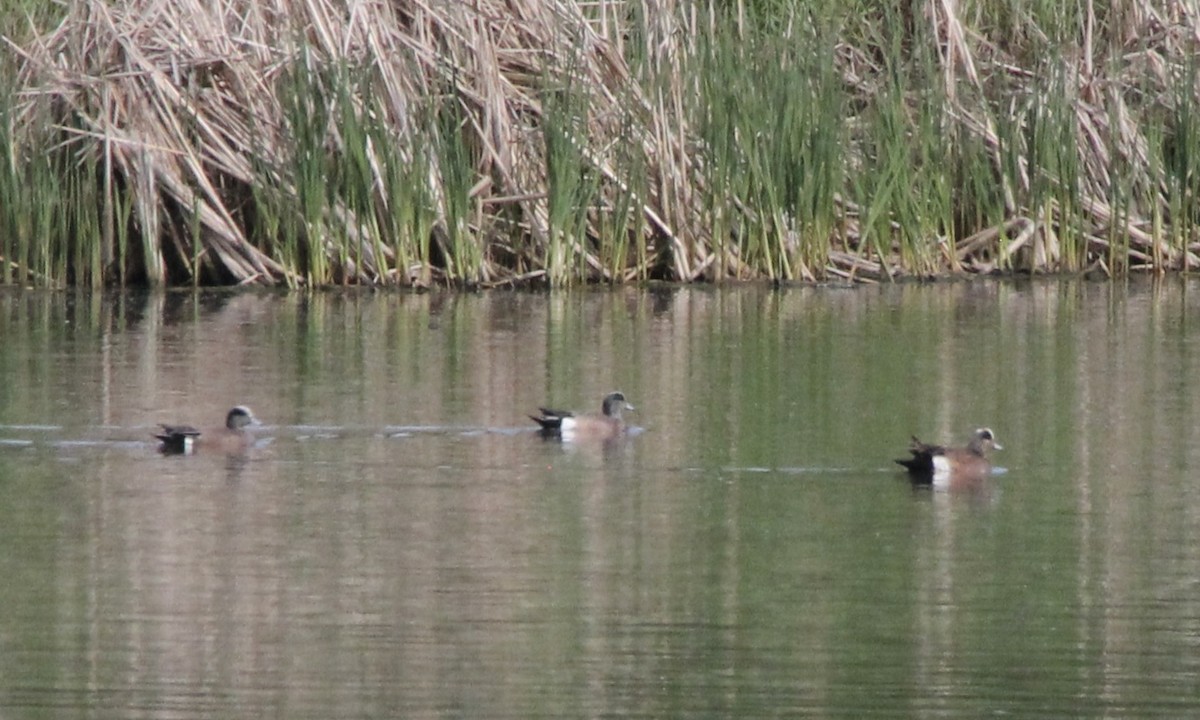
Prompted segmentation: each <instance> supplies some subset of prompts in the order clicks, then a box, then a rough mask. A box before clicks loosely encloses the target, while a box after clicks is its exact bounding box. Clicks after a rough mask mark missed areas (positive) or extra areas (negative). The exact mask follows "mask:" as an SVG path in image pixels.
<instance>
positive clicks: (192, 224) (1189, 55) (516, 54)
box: [0, 0, 1200, 286]
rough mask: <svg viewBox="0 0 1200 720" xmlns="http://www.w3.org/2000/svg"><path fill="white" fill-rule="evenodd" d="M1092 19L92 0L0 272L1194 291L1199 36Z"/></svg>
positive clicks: (15, 41)
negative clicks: (990, 284)
mask: <svg viewBox="0 0 1200 720" xmlns="http://www.w3.org/2000/svg"><path fill="white" fill-rule="evenodd" d="M1097 5H1098V3H1093V2H1081V3H1057V2H1049V3H1039V2H1036V1H1035V0H1027V2H1024V3H1022V2H1010V3H1002V4H997V3H980V2H974V3H973V2H967V1H966V0H927V1H920V2H911V3H897V4H896V7H894V8H884V9H880V8H879V7H878V4H877V3H868V4H865V5H863V6H862V7H859V6H858V4H857V3H854V2H850V3H846V2H842V3H832V2H829V3H810V4H805V3H801V4H799V5H798V6H797V8H789V7H787V6H784V5H783V4H782V3H781V4H777V5H775V6H771V7H769V8H765V7H763V6H762V5H760V6H755V7H756V12H751V11H750V10H748V9H746V8H744V7H741V5H740V4H736V3H729V4H725V3H722V4H721V8H722V9H716V8H714V7H712V6H710V5H708V4H705V3H676V2H671V1H670V0H662V1H659V2H649V3H627V2H620V1H617V0H613V1H608V2H606V1H605V0H594V1H590V2H568V1H565V0H537V1H533V0H527V1H522V0H510V1H509V2H501V1H500V0H474V1H473V2H451V1H448V0H433V1H432V2H415V1H410V0H390V1H383V0H379V1H374V2H372V1H366V2H351V3H331V2H322V1H320V0H318V1H314V2H306V3H290V2H282V1H281V0H258V1H256V2H245V1H240V0H231V1H230V2H222V3H209V2H197V1H195V0H179V1H172V2H164V1H162V0H130V1H128V2H122V3H116V2H100V1H99V0H79V1H78V2H74V3H71V4H69V6H68V7H67V9H66V11H65V16H64V17H62V18H61V22H58V21H57V20H56V22H55V23H54V24H53V26H52V27H50V28H48V29H45V30H39V29H38V28H36V27H35V28H34V29H33V30H32V31H29V32H27V33H26V34H24V35H22V36H20V37H7V38H5V44H6V46H7V48H8V51H9V52H11V53H13V58H14V60H13V62H14V63H15V67H14V68H13V70H14V72H13V73H12V74H11V75H12V77H13V78H15V80H9V81H8V82H10V83H13V82H15V85H13V86H12V87H11V88H10V90H11V91H12V92H11V93H9V95H8V98H9V99H8V101H7V104H6V105H5V106H4V107H3V108H0V119H3V121H4V123H3V129H0V136H2V139H3V141H4V143H3V145H4V148H3V150H0V152H2V153H3V155H2V156H0V159H3V161H4V164H3V167H0V267H2V270H0V282H12V281H19V282H41V283H45V284H63V283H77V284H112V283H121V284H126V283H140V282H146V283H150V284H163V283H166V284H179V283H191V282H203V283H214V282H236V283H268V284H279V283H286V284H289V285H321V284H328V283H363V284H400V285H408V284H414V285H429V284H437V283H454V284H458V283H462V284H470V285H475V284H478V285H485V286H486V285H495V284H503V283H514V282H545V283H549V284H553V285H565V284H571V283H575V282H586V281H605V282H628V281H638V280H644V279H651V278H659V279H667V280H679V281H694V280H713V281H719V280H723V279H754V278H772V279H779V280H791V279H808V280H819V279H825V278H829V277H835V276H836V277H846V278H854V279H858V280H877V279H884V278H891V277H896V276H900V275H923V276H924V275H938V274H944V273H956V272H964V271H976V272H978V271H991V270H996V269H999V270H1024V271H1046V272H1057V271H1083V270H1098V271H1102V272H1105V273H1121V272H1126V271H1128V270H1131V269H1139V268H1140V269H1153V270H1155V271H1163V270H1171V269H1175V270H1187V269H1189V268H1195V267H1197V262H1198V259H1197V254H1198V253H1200V236H1198V235H1197V232H1196V221H1197V219H1198V218H1200V209H1198V208H1197V207H1196V203H1195V197H1196V192H1197V190H1198V188H1200V118H1197V117H1196V115H1197V113H1196V110H1197V109H1198V108H1200V106H1198V105H1197V103H1196V100H1197V94H1196V93H1197V65H1196V59H1197V52H1196V50H1197V46H1196V45H1197V38H1198V37H1200V14H1198V13H1196V12H1195V8H1194V7H1192V5H1190V4H1188V3H1185V2H1182V0H1177V1H1162V2H1149V1H1146V2H1138V1H1136V0H1134V1H1130V2H1124V1H1121V0H1113V2H1111V3H1109V4H1107V5H1105V6H1104V7H1097ZM727 6H728V8H727V9H724V8H726V7H727ZM1067 6H1069V7H1067ZM35 24H36V23H35ZM5 208H7V209H5Z"/></svg>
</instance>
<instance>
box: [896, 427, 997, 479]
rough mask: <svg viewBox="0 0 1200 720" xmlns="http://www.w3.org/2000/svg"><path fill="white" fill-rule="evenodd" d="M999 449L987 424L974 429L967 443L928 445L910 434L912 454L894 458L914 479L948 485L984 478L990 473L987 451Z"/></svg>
mask: <svg viewBox="0 0 1200 720" xmlns="http://www.w3.org/2000/svg"><path fill="white" fill-rule="evenodd" d="M1001 449H1003V448H1002V447H1001V446H1000V445H999V444H998V443H997V442H996V436H995V434H994V433H993V432H992V431H991V429H990V428H980V429H978V430H976V431H975V433H974V434H973V435H971V440H970V442H968V443H967V445H966V447H945V446H943V445H931V444H929V443H924V442H921V441H920V440H918V439H917V438H916V436H913V439H912V445H910V446H909V452H910V453H912V457H911V458H903V459H900V460H897V461H896V462H897V463H899V464H901V465H903V466H904V467H905V468H907V469H908V472H909V474H910V475H911V476H912V480H913V482H914V483H917V484H919V485H933V486H934V487H950V486H953V485H961V484H965V483H977V482H980V481H982V480H984V479H986V478H987V477H988V476H989V475H991V474H992V463H991V461H990V460H989V459H988V453H990V452H991V451H992V450H1001Z"/></svg>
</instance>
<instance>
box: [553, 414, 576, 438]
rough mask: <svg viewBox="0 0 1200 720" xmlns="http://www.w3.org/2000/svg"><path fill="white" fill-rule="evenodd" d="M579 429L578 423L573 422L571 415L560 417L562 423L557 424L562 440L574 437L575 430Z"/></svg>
mask: <svg viewBox="0 0 1200 720" xmlns="http://www.w3.org/2000/svg"><path fill="white" fill-rule="evenodd" d="M578 429H579V423H577V422H575V418H573V417H565V418H563V419H562V424H561V425H559V426H558V430H559V432H560V433H562V437H563V440H570V439H571V438H573V437H575V431H576V430H578Z"/></svg>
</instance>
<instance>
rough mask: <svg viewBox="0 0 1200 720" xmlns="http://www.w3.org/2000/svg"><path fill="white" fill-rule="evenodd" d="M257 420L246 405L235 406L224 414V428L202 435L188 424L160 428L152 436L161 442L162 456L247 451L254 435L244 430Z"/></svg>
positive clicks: (256, 423) (202, 433) (257, 422)
mask: <svg viewBox="0 0 1200 720" xmlns="http://www.w3.org/2000/svg"><path fill="white" fill-rule="evenodd" d="M258 424H259V421H258V418H256V417H254V413H253V412H251V410H250V408H248V407H246V406H245V405H238V406H237V407H234V408H233V409H231V410H230V411H229V412H228V413H227V414H226V415H225V426H224V427H219V428H214V429H211V430H205V431H204V432H201V431H200V430H197V429H196V428H194V427H192V426H191V425H166V424H163V425H161V427H162V431H161V432H158V433H155V434H154V437H156V438H158V440H159V441H160V443H161V444H160V445H159V451H160V452H161V453H163V454H164V455H191V454H192V453H194V452H196V451H197V450H202V451H208V452H223V453H226V454H234V453H243V452H246V451H247V450H249V449H250V445H251V444H252V443H253V442H254V436H253V435H251V434H250V433H249V432H248V431H247V430H246V428H248V427H251V426H254V425H258Z"/></svg>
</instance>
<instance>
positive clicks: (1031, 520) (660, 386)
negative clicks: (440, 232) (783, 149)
mask: <svg viewBox="0 0 1200 720" xmlns="http://www.w3.org/2000/svg"><path fill="white" fill-rule="evenodd" d="M1198 291H1200V285H1197V284H1195V283H1188V282H1180V281H1168V282H1164V283H1161V284H1151V283H1148V282H1146V283H1133V284H1130V285H1109V284H1079V283H1058V282H1045V283H1041V282H1039V283H989V282H975V283H970V284H966V283H964V284H932V285H903V286H885V287H878V288H872V287H861V288H854V289H844V288H802V289H788V290H782V291H774V290H770V289H765V288H741V289H732V290H713V289H704V288H689V289H680V290H663V291H635V290H621V291H616V292H581V293H575V294H566V295H545V294H525V293H491V294H482V295H451V294H438V293H433V294H426V295H395V294H384V293H362V294H311V295H286V294H274V293H263V294H239V295H229V294H214V295H204V296H192V295H186V294H179V295H166V296H113V297H106V296H99V295H97V296H92V295H62V294H51V293H19V292H0V378H3V382H2V383H0V491H2V492H3V500H2V501H0V547H3V548H4V549H5V550H4V552H3V553H0V576H2V577H4V578H5V579H6V580H5V582H4V583H3V585H2V586H0V587H2V589H0V605H2V606H3V607H4V608H5V612H4V613H3V614H0V648H2V650H3V651H2V652H0V708H2V710H0V712H2V713H3V714H4V715H5V716H6V717H17V716H24V717H37V716H46V717H56V718H59V717H156V718H157V717H162V718H167V717H169V718H190V717H235V716H241V717H261V716H277V717H289V718H297V717H313V718H317V717H320V718H327V717H387V716H391V717H520V718H531V717H596V716H615V717H671V716H676V717H739V718H748V717H780V716H791V715H816V716H840V717H864V716H871V715H875V716H879V717H897V716H944V717H979V716H984V715H1011V716H1018V717H1050V716H1063V717H1078V716H1101V715H1105V716H1122V717H1130V716H1138V717H1148V716H1163V717H1180V716H1188V715H1193V714H1196V713H1197V712H1198V711H1200V592H1198V591H1200V580H1198V579H1197V578H1200V449H1198V448H1200V422H1197V421H1198V419H1200V418H1198V408H1200V388H1197V385H1196V383H1195V381H1194V378H1196V377H1200V374H1198V372H1197V371H1198V370H1200V367H1197V366H1198V365H1200V300H1198V298H1200V294H1198ZM612 389H621V390H623V391H624V392H625V394H626V395H627V396H628V397H629V399H630V400H631V401H632V402H633V403H634V404H635V405H636V406H637V410H636V412H635V413H634V414H633V415H632V416H631V418H630V419H631V420H633V421H634V422H635V423H636V424H637V426H639V427H640V428H642V431H641V432H640V433H637V434H635V435H633V436H631V437H629V438H626V439H625V440H623V441H620V442H617V443H612V444H610V445H607V446H604V445H587V444H584V445H582V446H576V445H564V444H561V443H557V442H553V441H551V442H547V441H544V440H542V439H541V438H539V437H538V436H537V435H535V434H534V433H533V432H532V428H533V424H532V423H531V422H530V421H529V420H528V419H527V418H526V414H527V413H529V412H533V411H535V410H536V408H537V407H538V406H539V405H545V404H549V405H552V406H566V407H579V408H581V409H592V408H593V407H596V406H598V404H599V400H600V398H601V396H602V395H603V394H604V393H605V392H607V391H609V390H612ZM238 403H245V404H248V405H250V406H251V407H253V408H254V410H255V412H256V413H257V414H258V415H259V416H260V417H261V418H262V419H263V421H264V422H265V423H266V426H265V427H264V428H263V429H262V431H261V434H260V438H261V440H260V442H259V443H258V445H257V446H256V447H255V449H254V450H252V451H251V452H250V453H249V454H247V455H246V456H232V457H227V456H223V455H216V456H213V455H208V456H206V455H202V454H201V455H197V456H194V457H163V456H160V455H159V454H157V453H156V452H155V446H154V444H153V442H152V439H151V437H150V435H151V433H152V432H153V431H154V429H155V424H156V423H158V422H176V421H185V422H191V423H194V424H213V423H219V422H220V421H221V419H222V418H223V416H224V413H225V411H226V410H227V409H228V408H229V407H230V406H232V405H234V404H238ZM979 425H988V426H990V427H992V428H993V429H994V430H995V432H996V433H997V436H998V438H999V440H1000V441H1001V442H1002V443H1003V444H1004V446H1005V449H1004V450H1003V451H1002V452H999V453H997V455H996V458H995V459H996V464H997V472H996V474H995V475H994V476H993V478H992V480H991V482H990V484H989V485H988V486H987V487H985V488H984V489H982V490H980V491H978V492H971V493H952V492H929V491H927V490H914V489H913V488H911V487H910V485H909V484H908V482H907V481H906V480H905V478H904V477H903V476H902V475H901V474H899V473H898V468H897V467H896V466H895V465H894V464H893V463H892V459H893V458H896V457H900V456H901V455H903V454H904V449H905V447H906V445H907V442H908V437H909V435H910V434H913V433H916V434H919V435H921V436H922V437H925V438H928V439H930V440H941V441H953V442H959V441H961V440H963V439H965V436H966V435H967V434H968V433H969V432H970V431H971V430H972V429H973V428H975V427H977V426H979Z"/></svg>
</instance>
